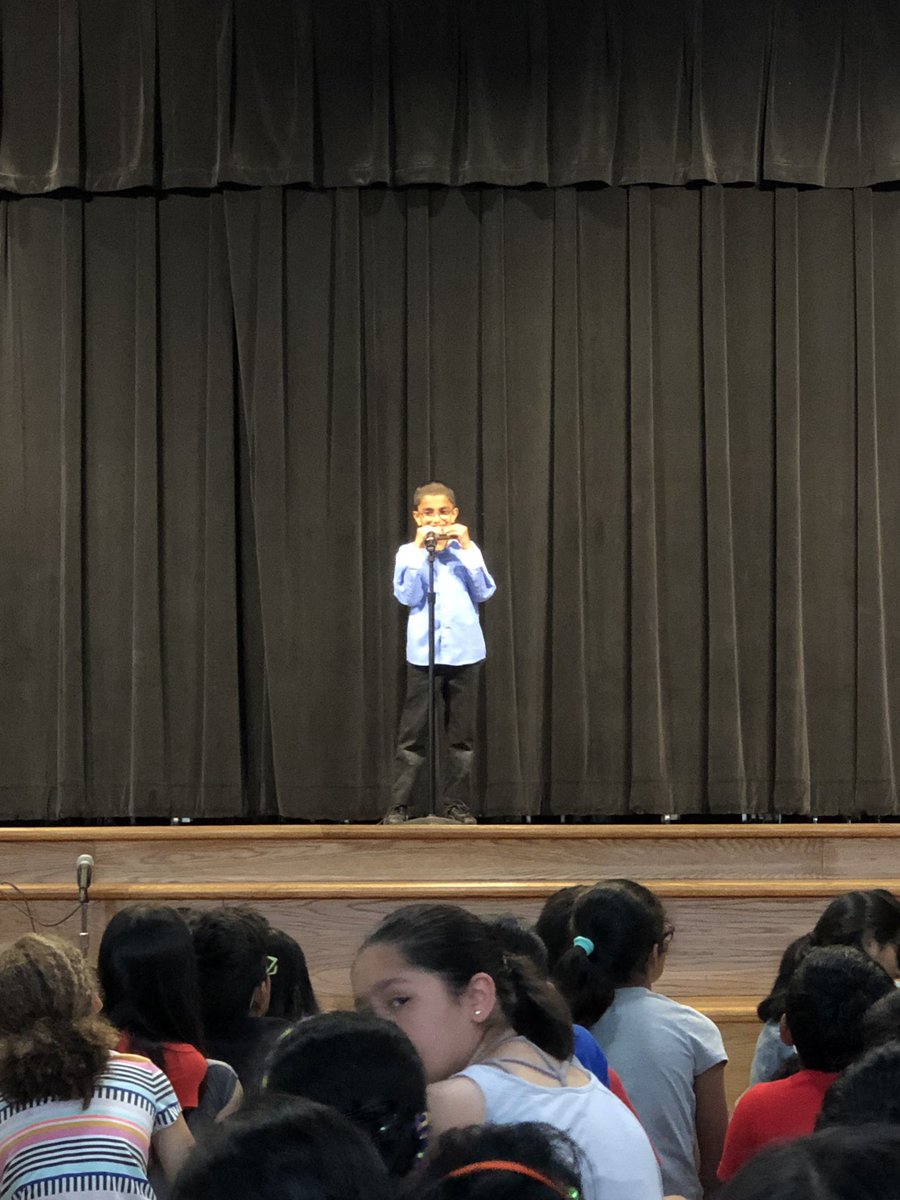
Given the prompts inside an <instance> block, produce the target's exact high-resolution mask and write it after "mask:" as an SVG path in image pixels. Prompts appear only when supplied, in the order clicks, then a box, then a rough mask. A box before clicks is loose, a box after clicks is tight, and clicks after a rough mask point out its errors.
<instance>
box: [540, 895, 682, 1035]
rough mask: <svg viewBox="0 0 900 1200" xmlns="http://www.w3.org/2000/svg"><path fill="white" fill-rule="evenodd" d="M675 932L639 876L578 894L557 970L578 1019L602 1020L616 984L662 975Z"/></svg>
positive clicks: (585, 1022) (586, 1021) (582, 1022)
mask: <svg viewBox="0 0 900 1200" xmlns="http://www.w3.org/2000/svg"><path fill="white" fill-rule="evenodd" d="M673 932H674V931H673V930H672V927H671V926H669V925H667V924H666V917H665V913H664V912H663V907H662V905H661V904H660V902H659V900H658V899H657V897H656V896H654V894H653V893H652V892H651V891H649V890H648V889H647V888H645V887H642V886H641V884H639V883H635V882H634V881H633V880H630V879H608V880H605V881H604V882H603V883H598V884H597V886H596V887H592V888H590V889H589V890H588V891H586V892H584V893H583V894H582V895H580V896H578V897H577V898H576V901H575V905H574V908H573V909H572V921H571V933H572V938H571V939H570V945H569V949H568V950H567V951H566V952H565V954H563V956H562V958H561V959H560V960H559V962H558V963H557V967H556V972H555V979H556V982H557V985H558V986H559V989H560V991H561V992H562V994H563V995H564V996H565V998H566V1000H568V1002H569V1007H570V1008H571V1010H572V1017H573V1019H574V1020H575V1021H576V1023H577V1024H579V1025H587V1026H590V1025H593V1024H595V1023H596V1022H597V1021H599V1020H600V1018H601V1017H602V1016H603V1014H604V1013H605V1012H606V1010H607V1009H608V1008H609V1006H610V1005H611V1004H612V1002H613V1000H614V999H615V993H616V988H619V987H627V986H628V985H629V984H635V983H644V982H649V981H652V979H653V978H656V977H657V976H658V974H659V973H660V971H661V970H662V963H663V961H664V959H663V955H664V954H665V951H666V949H667V947H668V943H669V940H670V938H671V935H672V933H673ZM576 939H577V940H576Z"/></svg>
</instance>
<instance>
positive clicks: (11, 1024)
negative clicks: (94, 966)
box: [0, 933, 116, 1106]
mask: <svg viewBox="0 0 900 1200" xmlns="http://www.w3.org/2000/svg"><path fill="white" fill-rule="evenodd" d="M0 997H2V1002H0V1094H2V1095H3V1097H4V1099H6V1100H7V1101H10V1102H13V1103H15V1102H21V1103H29V1102H33V1101H40V1100H50V1099H59V1100H74V1099H79V1100H81V1101H82V1102H83V1103H84V1104H85V1106H86V1105H87V1103H88V1101H89V1100H90V1097H91V1094H92V1092H93V1088H94V1083H95V1082H96V1080H97V1078H98V1077H99V1075H100V1073H101V1072H102V1071H103V1070H104V1068H105V1067H106V1063H107V1060H108V1057H109V1051H110V1049H111V1048H112V1047H113V1046H114V1045H115V1043H116V1033H115V1030H114V1029H113V1028H112V1026H111V1025H109V1024H108V1023H107V1022H106V1021H104V1020H103V1019H102V1018H100V1017H97V1016H95V1014H94V1007H95V1001H96V989H95V985H94V978H93V975H92V973H91V970H90V968H89V967H88V965H87V963H86V962H85V961H84V958H83V957H82V955H81V954H79V952H78V951H77V950H76V949H75V947H74V946H70V945H69V944H68V943H67V942H64V941H63V940H62V939H61V938H55V937H48V936H46V935H44V934H36V933H29V934H26V935H25V936H24V937H21V938H19V940H18V941H17V942H14V943H13V945H12V946H9V947H7V948H6V949H5V950H3V951H2V953H0Z"/></svg>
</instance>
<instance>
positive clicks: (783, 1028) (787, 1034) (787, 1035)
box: [778, 1014, 794, 1046]
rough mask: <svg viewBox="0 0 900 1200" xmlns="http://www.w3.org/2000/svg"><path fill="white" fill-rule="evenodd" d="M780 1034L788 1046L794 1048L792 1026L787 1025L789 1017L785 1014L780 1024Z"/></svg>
mask: <svg viewBox="0 0 900 1200" xmlns="http://www.w3.org/2000/svg"><path fill="white" fill-rule="evenodd" d="M778 1033H779V1035H780V1037H781V1040H782V1041H783V1042H784V1044H785V1045H786V1046H793V1044H794V1039H793V1037H792V1036H791V1030H790V1026H789V1025H788V1023H787V1017H786V1016H785V1015H783V1014H782V1017H781V1020H780V1021H779V1023H778Z"/></svg>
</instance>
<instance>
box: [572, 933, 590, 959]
mask: <svg viewBox="0 0 900 1200" xmlns="http://www.w3.org/2000/svg"><path fill="white" fill-rule="evenodd" d="M572 945H573V946H577V947H578V949H579V950H583V951H584V952H585V954H586V955H587V956H588V958H590V956H591V955H592V954H593V953H594V943H593V942H592V941H591V939H590V938H588V937H582V936H581V934H579V935H578V937H574V938H572Z"/></svg>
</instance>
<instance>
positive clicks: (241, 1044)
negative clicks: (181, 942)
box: [189, 905, 288, 1094]
mask: <svg viewBox="0 0 900 1200" xmlns="http://www.w3.org/2000/svg"><path fill="white" fill-rule="evenodd" d="M189 924H190V929H191V934H192V936H193V944H194V953H195V954H196V956H197V969H198V973H199V979H200V1004H201V1015H202V1018H203V1031H204V1036H205V1049H206V1052H207V1054H208V1055H210V1056H211V1057H212V1058H217V1059H221V1060H222V1061H223V1062H226V1063H228V1064H229V1066H231V1067H234V1069H235V1071H237V1073H238V1078H239V1079H240V1081H241V1085H242V1086H243V1088H244V1091H245V1092H248V1093H251V1094H252V1093H253V1092H254V1091H256V1090H257V1089H258V1087H259V1082H260V1078H261V1076H262V1072H263V1066H264V1063H265V1059H266V1056H267V1054H268V1053H269V1051H270V1049H271V1048H272V1045H273V1043H274V1042H275V1039H276V1038H277V1037H278V1036H279V1034H281V1033H282V1032H283V1031H284V1030H285V1029H287V1028H288V1022H287V1021H282V1020H279V1019H278V1018H276V1017H269V1016H268V1009H269V999H270V997H271V986H272V985H271V972H273V971H274V970H275V969H276V967H277V962H275V961H274V960H273V959H272V958H271V957H270V955H269V953H268V951H267V948H266V939H267V937H268V932H269V923H268V921H266V920H265V918H264V917H263V916H261V914H260V913H258V912H255V911H254V910H253V909H250V908H245V907H243V906H238V905H235V906H234V907H231V908H211V909H206V910H203V911H197V912H194V913H191V914H190V915H189Z"/></svg>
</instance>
